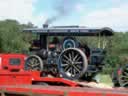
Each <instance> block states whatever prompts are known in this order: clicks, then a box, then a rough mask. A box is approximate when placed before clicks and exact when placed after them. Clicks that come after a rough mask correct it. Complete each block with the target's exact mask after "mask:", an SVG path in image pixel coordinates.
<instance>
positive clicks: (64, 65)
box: [61, 64, 69, 67]
mask: <svg viewBox="0 0 128 96" xmlns="http://www.w3.org/2000/svg"><path fill="white" fill-rule="evenodd" d="M68 65H69V64H62V65H61V66H62V67H66V66H68Z"/></svg>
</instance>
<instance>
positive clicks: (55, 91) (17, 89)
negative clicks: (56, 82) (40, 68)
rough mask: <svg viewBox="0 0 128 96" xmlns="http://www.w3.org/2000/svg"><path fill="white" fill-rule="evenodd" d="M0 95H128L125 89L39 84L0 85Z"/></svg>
mask: <svg viewBox="0 0 128 96" xmlns="http://www.w3.org/2000/svg"><path fill="white" fill-rule="evenodd" d="M0 90H1V91H0V92H1V96H6V95H7V96H52V95H54V96H128V90H125V89H98V88H87V87H82V88H80V87H62V86H41V85H38V86H36V85H20V86H19V85H15V86H12V85H10V86H0Z"/></svg>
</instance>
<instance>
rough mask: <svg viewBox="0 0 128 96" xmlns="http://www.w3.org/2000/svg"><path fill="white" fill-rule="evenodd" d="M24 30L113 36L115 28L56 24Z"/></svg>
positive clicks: (67, 34)
mask: <svg viewBox="0 0 128 96" xmlns="http://www.w3.org/2000/svg"><path fill="white" fill-rule="evenodd" d="M23 32H32V33H37V34H42V35H47V36H99V35H101V36H112V35H113V30H112V29H110V28H108V27H105V28H101V29H100V28H86V27H80V26H54V27H48V28H28V29H24V30H23Z"/></svg>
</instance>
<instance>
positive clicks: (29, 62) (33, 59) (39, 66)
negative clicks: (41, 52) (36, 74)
mask: <svg viewBox="0 0 128 96" xmlns="http://www.w3.org/2000/svg"><path fill="white" fill-rule="evenodd" d="M25 70H31V71H43V61H42V59H41V58H40V57H39V56H37V55H31V56H29V57H28V58H27V59H26V62H25Z"/></svg>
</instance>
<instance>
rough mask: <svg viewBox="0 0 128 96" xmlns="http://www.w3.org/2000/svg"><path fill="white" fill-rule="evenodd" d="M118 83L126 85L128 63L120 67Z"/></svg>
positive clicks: (122, 85)
mask: <svg viewBox="0 0 128 96" xmlns="http://www.w3.org/2000/svg"><path fill="white" fill-rule="evenodd" d="M119 84H120V86H121V87H128V64H127V65H125V66H123V67H122V68H121V72H120V75H119Z"/></svg>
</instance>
